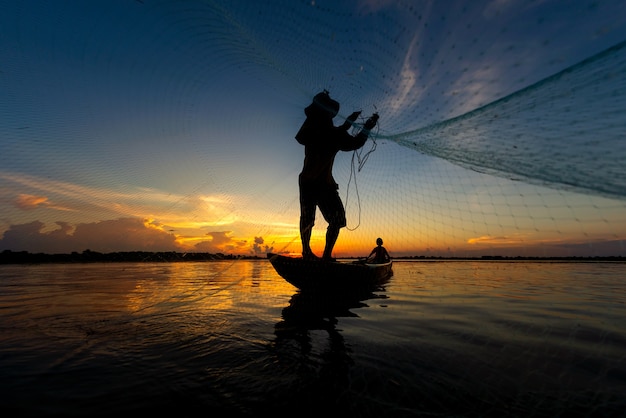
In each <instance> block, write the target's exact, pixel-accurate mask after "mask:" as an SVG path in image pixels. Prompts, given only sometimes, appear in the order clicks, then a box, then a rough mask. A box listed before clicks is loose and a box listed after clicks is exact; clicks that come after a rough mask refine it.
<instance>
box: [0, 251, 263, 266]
mask: <svg viewBox="0 0 626 418" xmlns="http://www.w3.org/2000/svg"><path fill="white" fill-rule="evenodd" d="M261 258H265V257H259V256H256V255H254V256H241V255H232V254H222V253H216V254H211V253H191V252H190V253H179V252H175V251H163V252H160V251H159V252H153V251H120V252H111V253H100V252H97V251H91V250H85V251H83V252H82V253H78V252H72V253H70V254H45V253H29V252H28V251H11V250H4V251H3V252H2V253H0V264H36V263H95V262H174V261H217V260H239V259H247V260H250V259H261Z"/></svg>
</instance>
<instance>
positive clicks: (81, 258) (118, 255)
mask: <svg viewBox="0 0 626 418" xmlns="http://www.w3.org/2000/svg"><path fill="white" fill-rule="evenodd" d="M261 259H265V256H259V255H233V254H223V253H215V254H212V253H193V252H189V253H186V252H183V253H180V252H176V251H163V252H153V251H119V252H111V253H100V252H97V251H91V250H85V251H83V252H82V253H78V252H72V253H69V254H45V253H29V252H28V251H11V250H4V251H3V252H1V253H0V264H38V263H97V262H151V263H154V262H177V261H181V262H183V261H219V260H261ZM393 259H394V260H424V261H429V260H430V261H437V260H449V261H455V260H457V261H465V260H487V261H489V260H495V261H525V260H527V261H532V260H543V261H568V262H569V261H580V262H600V261H616V262H626V257H622V256H606V257H519V256H518V257H507V256H482V257H442V256H423V255H421V256H417V255H416V256H406V257H393Z"/></svg>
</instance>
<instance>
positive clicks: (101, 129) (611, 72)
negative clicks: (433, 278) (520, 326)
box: [0, 0, 626, 256]
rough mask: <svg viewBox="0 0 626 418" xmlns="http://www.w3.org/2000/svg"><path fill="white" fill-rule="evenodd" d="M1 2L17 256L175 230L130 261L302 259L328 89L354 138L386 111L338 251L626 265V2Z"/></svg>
mask: <svg viewBox="0 0 626 418" xmlns="http://www.w3.org/2000/svg"><path fill="white" fill-rule="evenodd" d="M5 8H6V9H7V10H8V11H9V12H10V13H7V14H5V16H6V17H7V18H10V22H9V21H8V20H7V24H6V25H5V26H4V29H3V30H4V33H5V35H7V36H10V38H11V39H16V42H15V43H14V44H7V45H5V46H3V48H2V54H3V56H4V59H3V62H4V63H5V64H3V66H4V67H3V68H2V73H3V79H4V81H3V84H2V90H3V93H4V97H5V98H6V100H5V101H4V105H1V106H2V107H1V108H0V111H1V112H2V113H1V117H2V120H3V121H4V122H5V123H3V124H2V125H3V127H0V135H2V141H3V144H4V146H3V147H4V151H3V157H2V163H3V171H2V182H3V184H5V185H6V186H7V187H6V188H5V192H3V193H4V197H5V198H6V199H3V200H5V201H6V202H7V203H6V204H3V205H5V207H4V209H5V210H3V211H4V213H6V214H7V215H6V216H5V218H4V219H3V224H2V228H3V231H4V238H3V242H2V244H3V245H2V246H3V248H5V249H6V248H8V249H13V250H22V249H28V250H32V251H37V250H48V251H49V250H50V249H51V246H53V245H54V243H55V242H56V243H57V249H58V251H67V250H72V251H80V250H83V249H85V248H92V249H95V250H99V251H110V250H114V249H115V248H116V247H115V246H114V244H113V243H111V244H110V245H108V244H107V245H105V244H104V242H103V241H102V240H100V241H99V242H93V241H92V242H90V241H89V240H87V239H86V238H85V239H81V240H79V239H78V238H76V235H77V233H78V232H81V231H85V232H86V229H87V225H92V227H93V228H92V229H94V230H97V226H98V225H100V223H101V222H102V221H103V220H111V219H116V218H122V217H124V218H126V217H130V218H141V219H143V221H142V222H143V226H142V225H137V226H136V228H138V229H142V228H144V227H145V228H152V230H151V232H154V231H156V230H159V231H160V232H167V233H169V234H170V235H171V237H168V238H167V239H165V240H158V239H156V240H155V241H158V242H159V244H158V245H157V244H154V245H153V246H152V247H150V246H148V247H147V248H146V242H149V241H150V239H148V238H147V237H146V236H144V237H142V239H141V240H137V241H135V242H132V243H129V244H128V246H127V247H125V248H124V249H129V250H130V249H136V247H137V246H139V245H143V247H142V248H145V249H157V248H158V249H163V247H166V246H167V245H165V244H164V243H168V245H169V249H180V248H187V249H190V250H192V251H211V252H223V253H239V254H241V253H244V254H246V253H252V254H262V253H263V252H264V251H267V250H269V249H273V250H280V251H286V252H298V251H299V250H300V245H299V232H298V230H297V224H298V216H299V207H298V197H297V195H298V190H297V180H296V179H297V174H298V171H299V169H300V167H301V162H302V158H303V150H302V148H301V147H300V146H299V145H298V144H297V143H296V142H295V140H294V138H293V136H294V135H295V133H296V132H297V130H298V128H299V126H300V124H301V123H302V121H303V119H304V114H303V109H304V107H306V106H307V105H308V104H309V103H310V100H311V98H312V97H313V96H314V95H315V94H316V93H318V92H319V91H321V90H323V89H327V90H328V91H329V92H330V94H331V96H332V97H333V98H335V99H337V100H338V101H339V102H340V103H341V110H340V112H339V116H338V117H337V119H336V123H337V124H339V123H341V122H342V121H343V119H342V118H344V117H346V116H347V115H348V114H349V113H351V112H352V111H353V110H356V109H361V110H362V111H363V113H362V117H363V119H362V120H360V122H361V123H362V122H363V121H364V119H365V118H366V117H367V116H369V115H370V114H372V113H374V112H378V113H379V114H380V121H379V126H378V127H377V130H376V132H375V133H374V135H373V136H372V141H370V142H369V143H368V144H367V145H366V146H365V151H361V152H362V154H360V155H339V156H338V157H337V160H336V164H335V169H334V173H335V177H336V179H337V181H338V183H339V184H340V193H341V194H342V199H343V200H344V203H345V205H346V209H347V213H348V229H347V230H344V231H345V232H343V233H342V235H341V236H340V240H339V242H338V244H337V246H336V252H337V255H338V256H342V255H357V254H361V253H363V252H369V250H370V249H371V247H373V246H374V240H375V238H376V237H377V236H381V235H382V236H383V237H384V238H385V239H386V242H387V243H388V244H389V249H390V250H391V251H392V252H393V253H394V254H393V255H395V256H399V255H455V256H473V255H522V256H524V255H539V256H551V255H560V256H579V255H581V256H598V255H609V256H619V255H624V236H625V235H626V230H625V229H624V225H625V223H624V222H623V221H624V215H623V213H626V212H625V211H624V209H626V208H625V206H626V199H625V197H626V172H625V169H624V164H623V161H624V160H625V157H626V146H624V143H623V136H624V128H625V123H624V119H623V117H622V114H623V109H624V108H626V103H625V101H626V99H625V98H626V94H625V93H626V86H625V84H626V78H624V77H623V74H624V72H625V71H624V70H625V69H626V68H625V67H626V43H625V39H626V24H624V22H625V21H626V19H624V18H623V17H624V16H625V15H626V11H625V5H624V4H623V2H605V3H589V4H587V3H584V4H583V3H577V4H575V5H571V4H570V3H568V2H559V1H554V2H543V1H536V2H524V3H523V4H522V3H517V2H487V1H479V2H472V3H471V4H468V3H467V2H462V1H459V2H426V1H424V2H410V1H407V2H403V1H393V2H390V1H380V2H374V1H371V2H359V3H358V4H353V3H351V2H326V1H316V0H312V1H279V0H274V1H272V2H269V3H267V2H252V3H251V2H246V1H241V2H239V1H235V2H229V3H227V4H224V3H223V2H217V1H202V2H194V3H192V4H181V3H180V2H173V1H158V2H152V1H136V2H130V1H129V2H127V3H124V4H122V5H117V4H116V5H112V4H98V5H96V6H93V5H76V4H71V3H61V4H55V5H54V6H51V5H47V6H46V7H43V6H42V7H41V8H30V7H29V6H28V5H26V4H23V5H12V6H11V7H9V5H8V4H7V5H6V6H5ZM4 20H6V19H4ZM114 22H117V23H115V24H114ZM30 25H38V27H39V30H38V31H37V32H36V33H35V34H34V35H33V34H27V31H26V30H25V28H26V27H29V26H30ZM41 92H46V94H42V93H41ZM367 150H371V151H372V152H371V153H369V154H367ZM365 156H367V158H365ZM359 157H361V158H362V160H360V158H359ZM355 161H356V162H355ZM15 187H20V188H21V189H20V190H21V193H15V192H14V191H13V190H14V188H15ZM18 194H19V196H21V197H18V196H17V195H18ZM155 195H159V196H157V197H155ZM87 196H88V197H87ZM35 198H42V199H44V200H40V201H39V203H36V201H34V200H33V199H35ZM19 199H21V200H19ZM155 201H156V202H157V203H155ZM111 202H115V204H114V205H112V204H111ZM20 205H21V207H20ZM29 205H30V206H29ZM157 206H158V209H156V207H157ZM26 207H29V208H36V209H37V210H39V212H40V213H38V214H37V216H31V218H25V217H24V215H23V209H24V208H26ZM53 207H54V208H56V209H57V210H56V211H55V212H53V213H50V212H46V213H43V210H42V209H43V208H47V209H50V208H53ZM260 208H262V209H263V210H264V211H265V212H263V211H261V210H260ZM19 210H22V211H19ZM78 211H80V212H81V213H82V215H81V217H79V216H78V215H77V214H76V213H77V212H78ZM262 212H263V213H265V214H261V213H262ZM29 213H30V214H31V215H33V213H34V212H32V211H31V212H29ZM267 213H271V214H272V220H271V221H268V216H267V215H266V214H267ZM33 219H36V220H37V221H38V222H39V223H33V222H34V221H33ZM189 222H193V223H194V225H196V227H199V228H202V229H203V231H205V233H206V234H207V235H206V236H205V237H204V238H202V237H198V236H197V234H196V236H195V237H191V235H192V232H191V230H190V227H189V225H188V224H189ZM318 224H319V225H318V226H319V227H320V228H319V229H320V230H319V231H317V232H315V233H314V237H313V245H314V247H315V248H316V249H318V250H319V249H320V248H321V246H323V239H324V233H325V231H324V227H323V226H322V224H323V220H321V219H320V220H318ZM24 225H29V226H24ZM237 225H238V226H237ZM109 226H110V225H109ZM101 227H102V228H103V229H104V228H107V226H106V225H101ZM196 229H197V228H196ZM244 229H245V232H244ZM250 231H251V232H250ZM55 232H56V234H57V235H56V237H58V236H59V235H60V236H62V238H63V239H64V241H63V243H61V242H60V241H58V240H57V241H55V240H54V238H55V237H53V236H51V234H53V233H55ZM23 233H27V234H30V235H29V236H30V237H31V238H33V239H31V241H28V239H27V238H23V235H24V234H23ZM20 236H22V238H19V239H18V237H20ZM35 238H36V239H35ZM152 238H154V237H152ZM37 240H38V241H37ZM35 241H37V242H39V243H43V242H44V241H45V242H47V243H48V244H46V245H47V246H44V245H43V244H42V245H39V246H37V245H35V244H32V243H33V242H35ZM27 243H31V244H32V245H31V246H28V245H27ZM118 248H119V247H118Z"/></svg>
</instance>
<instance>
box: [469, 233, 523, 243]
mask: <svg viewBox="0 0 626 418" xmlns="http://www.w3.org/2000/svg"><path fill="white" fill-rule="evenodd" d="M523 241H524V240H523V239H522V238H521V237H519V236H513V237H510V236H506V235H505V236H499V237H492V236H490V235H483V236H481V237H476V238H469V239H468V240H467V243H468V244H472V245H474V244H489V245H503V244H506V245H511V244H520V243H522V242H523Z"/></svg>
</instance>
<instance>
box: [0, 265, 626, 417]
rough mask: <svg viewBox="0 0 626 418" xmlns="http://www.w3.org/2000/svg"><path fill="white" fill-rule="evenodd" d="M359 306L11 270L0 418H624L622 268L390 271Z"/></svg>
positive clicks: (238, 269) (265, 271)
mask: <svg viewBox="0 0 626 418" xmlns="http://www.w3.org/2000/svg"><path fill="white" fill-rule="evenodd" d="M361 299H362V300H359V299H356V298H348V297H345V296H344V297H338V296H334V295H333V293H332V292H331V289H329V291H328V292H327V293H326V294H316V295H307V294H299V293H298V292H297V290H296V289H295V288H294V287H292V286H291V285H290V284H288V283H287V282H285V281H284V280H283V279H281V278H280V277H279V276H278V275H277V274H276V273H275V271H274V270H273V268H272V266H271V265H270V263H269V261H267V260H254V261H241V260H240V261H219V262H199V263H191V262H189V263H153V264H151V263H110V264H42V265H3V266H0V413H2V415H3V416H15V415H21V416H52V415H62V416H88V415H89V416H110V415H111V414H122V413H147V414H151V413H161V414H175V416H179V417H180V416H198V415H205V416H226V415H228V416H253V415H254V416H256V415H259V414H261V413H268V414H272V415H275V416H287V415H289V416H319V415H320V414H330V413H333V414H339V415H345V416H376V417H380V416H393V417H402V416H422V417H423V416H426V417H429V416H621V417H623V416H626V414H625V412H624V411H626V264H623V263H549V262H500V261H494V262H487V261H476V262H474V261H463V262H460V261H458V262H455V261H437V262H426V261H396V262H395V263H394V276H393V277H392V278H391V280H390V281H389V282H388V283H387V284H386V285H385V286H384V287H382V288H380V289H376V290H375V291H373V292H372V293H371V294H368V295H364V296H362V297H361Z"/></svg>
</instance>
